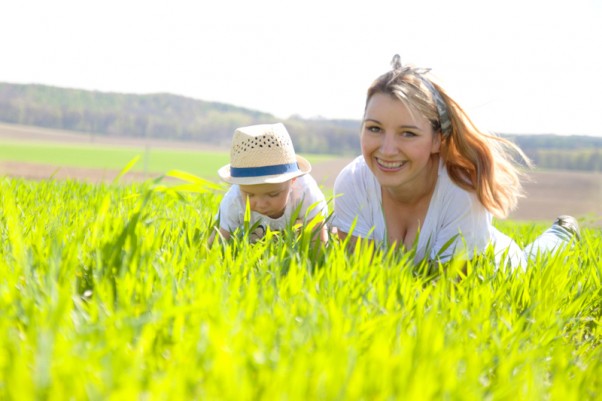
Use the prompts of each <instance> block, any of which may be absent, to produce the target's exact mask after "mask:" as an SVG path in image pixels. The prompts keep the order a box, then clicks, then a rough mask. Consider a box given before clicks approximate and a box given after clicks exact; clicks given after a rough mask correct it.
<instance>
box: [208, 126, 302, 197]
mask: <svg viewBox="0 0 602 401" xmlns="http://www.w3.org/2000/svg"><path fill="white" fill-rule="evenodd" d="M310 171H311V165H310V164H309V162H308V161H307V160H306V159H304V158H303V157H301V156H297V155H295V149H294V148H293V142H292V141H291V138H290V136H289V134H288V132H287V130H286V127H285V126H284V125H283V124H282V123H277V124H260V125H251V126H249V127H242V128H238V129H237V130H236V131H235V132H234V137H233V138H232V148H231V150H230V164H227V165H225V166H224V167H222V168H220V169H219V170H218V172H217V173H218V174H219V176H220V178H221V179H222V180H224V181H226V182H228V183H230V184H242V185H255V184H278V183H281V182H285V181H288V180H290V179H292V178H295V177H299V176H301V175H303V174H307V173H309V172H310Z"/></svg>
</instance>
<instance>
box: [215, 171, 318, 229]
mask: <svg viewBox="0 0 602 401" xmlns="http://www.w3.org/2000/svg"><path fill="white" fill-rule="evenodd" d="M314 204H315V206H313V205H314ZM245 206H246V203H245V199H244V197H243V196H242V194H241V192H240V187H239V186H238V185H232V186H231V187H230V189H229V190H228V192H226V194H225V195H224V198H223V199H222V201H221V203H220V205H219V219H220V228H223V229H224V230H227V231H229V232H233V231H234V230H236V229H237V228H239V227H240V228H242V227H243V225H244V218H245ZM299 206H300V207H301V208H300V210H299V214H298V215H297V218H298V219H301V220H304V221H309V220H311V219H312V218H314V217H316V216H317V215H318V214H320V213H322V215H323V216H324V218H326V217H327V216H328V205H327V204H326V199H325V198H324V194H323V193H322V190H320V187H319V186H318V183H317V182H316V180H314V178H313V177H312V176H310V175H309V174H305V175H303V176H301V177H298V178H297V179H296V180H295V181H294V182H293V183H292V187H291V191H290V193H289V197H288V201H287V202H286V207H285V209H284V214H283V215H282V216H280V217H278V218H277V219H273V218H271V217H269V216H265V215H263V214H260V213H257V212H251V221H250V225H251V226H252V225H254V224H255V223H257V222H259V224H261V225H263V226H264V227H270V228H271V229H272V230H282V229H284V228H285V227H286V226H287V225H288V224H289V223H290V221H291V218H292V216H293V214H294V213H295V212H296V209H297V207H299Z"/></svg>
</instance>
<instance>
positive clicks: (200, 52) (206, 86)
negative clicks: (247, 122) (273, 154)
mask: <svg viewBox="0 0 602 401" xmlns="http://www.w3.org/2000/svg"><path fill="white" fill-rule="evenodd" d="M0 52H1V53H0V54H1V56H2V57H1V58H0V82H9V83H21V84H28V83H38V84H46V85H52V86H59V87H67V88H77V89H88V90H98V91H102V92H119V93H134V94H147V93H158V92H161V93H165V92H167V93H172V94H176V95H183V96H187V97H191V98H195V99H200V100H207V101H218V102H223V103H229V104H233V105H236V106H241V107H245V108H249V109H253V110H259V111H263V112H267V113H271V114H273V115H274V116H275V118H277V119H285V118H287V117H289V116H291V115H299V116H302V117H307V118H309V117H323V118H328V119H338V118H344V119H356V120H359V119H361V118H362V114H363V108H364V102H365V93H366V89H367V88H368V86H369V85H370V83H371V82H372V81H373V80H374V79H375V78H376V77H377V76H378V75H380V74H382V73H384V72H386V71H387V70H388V69H389V67H390V60H391V58H392V56H393V55H394V54H395V53H398V54H399V55H400V56H401V59H402V62H403V63H408V64H413V65H415V66H420V67H425V68H431V69H432V70H431V71H432V74H433V75H434V76H435V77H436V79H437V81H438V82H440V83H441V84H442V85H443V86H444V87H445V88H446V90H447V91H448V93H449V94H450V95H451V96H452V97H454V98H455V99H456V100H457V101H458V102H459V103H460V104H461V105H462V106H463V107H464V108H465V109H466V110H467V112H468V113H469V115H470V116H471V117H472V118H473V120H474V121H475V122H476V123H477V124H478V125H479V126H481V128H483V129H484V130H487V131H495V132H502V133H516V134H521V133H525V134H538V133H556V134H561V135H574V134H578V135H596V136H602V124H601V121H602V0H573V1H570V2H569V1H566V0H562V1H558V0H541V1H540V0H503V1H487V0H480V1H478V0H453V1H445V0H441V1H439V0H413V1H405V0H395V1H384V0H371V1H369V2H368V1H356V2H354V1H349V0H345V1H339V0H331V1H329V0H303V1H300V0H296V1H288V0H253V1H251V0H215V1H210V0H170V1H159V0H140V1H138V0H103V1H97V0H94V1H88V0H53V1H48V0H19V1H4V2H2V4H1V5H0Z"/></svg>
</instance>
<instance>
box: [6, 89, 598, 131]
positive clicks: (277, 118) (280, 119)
mask: <svg viewBox="0 0 602 401" xmlns="http://www.w3.org/2000/svg"><path fill="white" fill-rule="evenodd" d="M0 84H9V85H24V86H27V85H39V86H45V87H49V88H55V89H59V90H62V89H65V90H76V91H87V92H98V93H102V94H106V95H126V96H161V95H169V96H180V97H184V98H187V99H190V100H193V101H201V102H208V103H218V104H224V105H228V106H233V107H239V108H243V109H246V110H248V111H251V112H261V113H265V114H270V115H272V116H274V118H275V119H276V120H278V121H279V122H283V123H285V122H286V120H287V119H289V118H294V117H298V116H295V115H291V116H289V117H285V118H281V117H277V116H275V115H274V114H273V113H270V112H269V111H264V110H255V109H252V108H249V107H245V106H239V105H235V104H232V103H226V102H214V101H210V100H205V99H197V98H194V97H190V96H184V95H179V94H176V93H169V92H156V93H143V94H141V93H129V92H115V91H101V90H90V89H82V88H69V87H61V86H54V85H47V84H40V83H14V82H2V81H0ZM300 118H302V119H304V120H311V119H318V120H320V119H323V120H326V121H338V120H344V121H356V122H358V123H361V118H359V119H358V118H356V119H354V118H326V117H323V116H315V117H302V116H301V117H300ZM0 124H8V125H22V124H14V123H10V122H6V121H0ZM34 127H38V126H34ZM39 128H48V129H54V128H51V127H42V126H40V127H39ZM64 130H65V131H71V130H68V129H64ZM495 133H496V134H499V135H509V136H512V135H552V136H575V137H584V136H585V137H600V138H602V135H588V134H580V133H574V134H559V133H554V132H529V133H527V132H497V131H496V132H495Z"/></svg>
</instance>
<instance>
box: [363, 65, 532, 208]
mask: <svg viewBox="0 0 602 401" xmlns="http://www.w3.org/2000/svg"><path fill="white" fill-rule="evenodd" d="M393 63H394V65H393V70H392V71H389V72H387V73H385V74H383V75H381V76H380V77H378V78H377V79H376V80H375V81H374V82H373V83H372V85H371V86H370V88H368V94H367V98H366V106H367V104H368V101H369V100H370V99H371V97H372V96H373V95H374V94H377V93H383V94H388V95H390V96H392V97H394V98H395V99H399V100H400V101H401V102H403V103H404V104H405V105H406V106H407V107H408V108H409V109H411V110H415V111H417V112H418V113H420V114H422V115H423V116H424V117H425V118H426V119H428V120H429V121H430V123H431V126H432V127H433V130H435V131H436V132H439V133H441V132H442V129H441V127H442V124H443V125H444V126H446V127H448V126H449V125H450V123H451V127H450V128H447V129H445V130H444V131H445V133H441V135H442V138H441V148H440V155H441V158H442V159H443V162H444V163H445V167H446V169H447V172H448V174H449V177H450V178H451V179H452V181H453V182H454V183H455V184H456V185H458V186H460V187H461V188H464V189H466V190H469V191H474V192H475V193H476V194H477V197H478V198H479V201H480V202H481V203H482V204H483V206H485V208H487V210H489V211H490V212H491V213H492V214H493V215H494V216H496V217H507V216H508V214H509V213H510V211H512V210H513V209H515V208H516V205H517V203H518V198H519V197H520V196H522V185H521V182H520V179H521V177H522V176H523V172H522V171H521V168H520V163H519V161H518V160H517V156H518V158H519V159H520V160H522V162H523V163H524V165H525V166H527V167H529V166H530V165H531V162H530V161H529V159H528V157H527V156H526V155H525V154H524V153H523V151H522V150H521V149H520V148H519V147H518V146H516V145H515V144H514V143H512V142H511V141H509V140H507V139H504V138H501V137H500V136H497V135H495V134H488V133H485V132H483V131H481V130H480V129H478V128H477V127H476V125H475V124H474V123H473V122H472V120H471V119H470V118H469V117H468V115H467V114H466V112H465V111H464V109H462V107H460V105H458V103H456V102H455V101H454V100H453V99H452V98H451V97H450V96H449V95H448V94H447V93H446V92H445V91H444V90H443V89H442V88H441V86H439V85H438V84H437V83H435V82H433V81H432V80H431V79H430V78H428V77H427V76H426V74H427V73H428V70H425V69H417V68H413V67H404V68H402V67H401V63H399V58H398V57H397V58H394V59H393ZM437 96H439V109H438V108H437V104H436V102H437V99H436V98H437ZM441 100H442V102H441ZM442 103H444V105H442ZM442 106H443V107H445V110H443V113H444V114H445V115H444V117H443V119H444V120H447V119H449V121H441V116H440V113H441V107H442Z"/></svg>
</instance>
